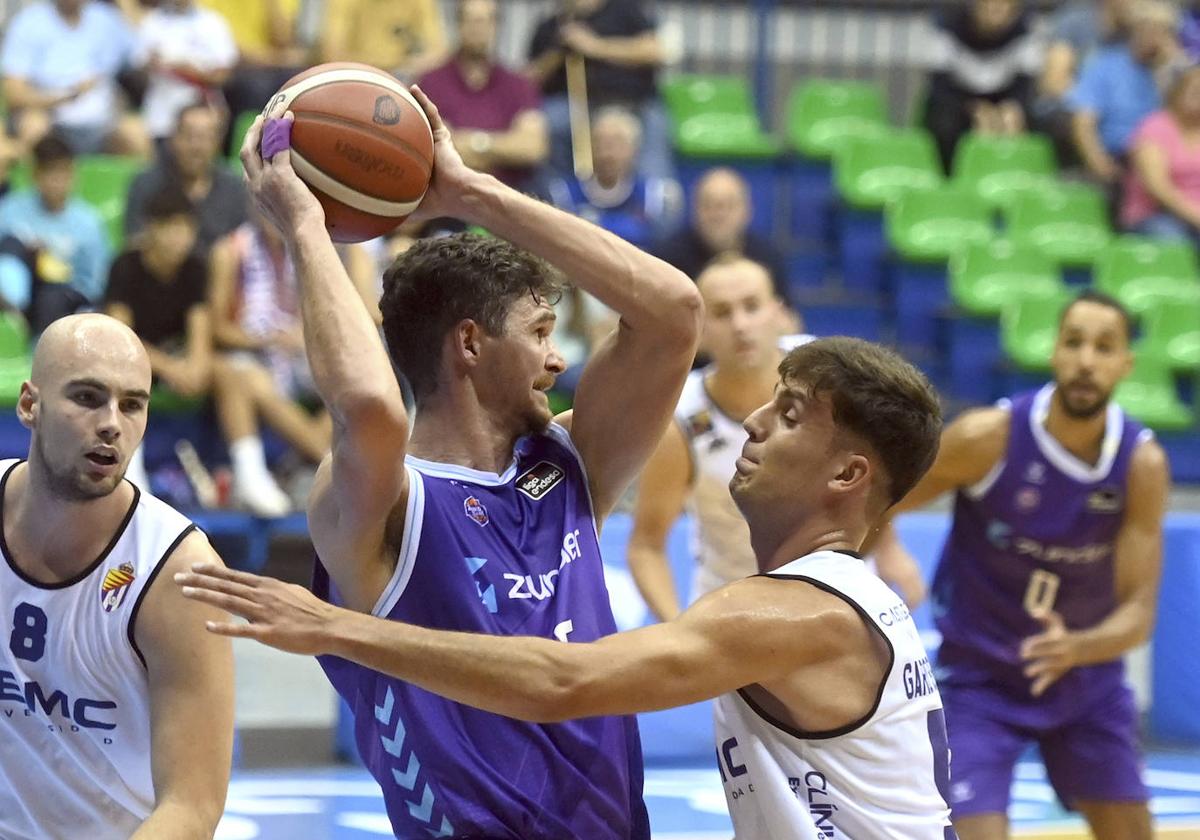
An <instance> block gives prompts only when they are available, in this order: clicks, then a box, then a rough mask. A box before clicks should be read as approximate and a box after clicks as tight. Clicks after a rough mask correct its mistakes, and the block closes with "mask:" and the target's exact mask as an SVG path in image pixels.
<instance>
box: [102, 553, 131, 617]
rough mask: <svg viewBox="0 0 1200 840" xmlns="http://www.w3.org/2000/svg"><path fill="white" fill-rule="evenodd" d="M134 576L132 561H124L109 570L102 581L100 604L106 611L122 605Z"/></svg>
mask: <svg viewBox="0 0 1200 840" xmlns="http://www.w3.org/2000/svg"><path fill="white" fill-rule="evenodd" d="M134 577H135V575H134V573H133V565H132V564H130V563H122V564H121V565H120V566H118V567H117V568H115V569H109V570H108V574H106V575H105V576H104V580H102V581H101V582H100V606H102V607H104V611H105V612H112V611H113V610H115V609H116V608H117V607H119V606H121V604H122V603H123V602H124V601H125V595H126V594H127V593H128V592H129V584H131V583H133V579H134Z"/></svg>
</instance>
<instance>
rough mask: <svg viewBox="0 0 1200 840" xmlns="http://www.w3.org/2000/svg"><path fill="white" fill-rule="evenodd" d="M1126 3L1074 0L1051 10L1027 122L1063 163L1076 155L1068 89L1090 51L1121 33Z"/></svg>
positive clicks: (1115, 38) (1073, 160)
mask: <svg viewBox="0 0 1200 840" xmlns="http://www.w3.org/2000/svg"><path fill="white" fill-rule="evenodd" d="M1129 5H1130V0H1072V1H1071V2H1068V3H1065V4H1064V5H1063V6H1062V7H1061V8H1059V9H1057V10H1056V11H1055V12H1054V13H1053V14H1052V15H1051V16H1050V19H1049V21H1048V24H1047V27H1046V30H1047V34H1046V44H1047V45H1046V55H1045V58H1044V60H1043V62H1042V70H1041V74H1040V76H1039V78H1038V87H1037V98H1036V99H1035V101H1034V104H1033V112H1032V114H1031V115H1030V123H1031V125H1032V126H1033V128H1035V129H1036V130H1038V131H1042V132H1045V133H1046V134H1048V135H1049V136H1050V138H1051V139H1052V140H1053V141H1054V146H1055V150H1056V151H1057V153H1058V158H1059V162H1060V164H1062V165H1064V166H1066V165H1070V164H1073V163H1075V162H1077V160H1078V155H1077V154H1076V152H1075V141H1074V138H1073V136H1072V133H1071V112H1070V111H1069V110H1068V108H1067V102H1066V98H1067V94H1068V93H1069V92H1070V91H1071V88H1072V87H1074V86H1075V80H1076V79H1077V78H1078V76H1079V69H1080V67H1081V66H1082V65H1083V63H1084V62H1085V61H1086V60H1087V59H1088V57H1089V56H1091V54H1092V53H1093V52H1095V51H1096V50H1097V49H1099V48H1100V47H1101V46H1103V45H1104V44H1106V43H1110V42H1113V41H1116V40H1117V39H1119V38H1122V37H1124V34H1125V30H1126V17H1127V14H1128V10H1129Z"/></svg>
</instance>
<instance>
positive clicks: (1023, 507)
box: [1014, 487, 1042, 513]
mask: <svg viewBox="0 0 1200 840" xmlns="http://www.w3.org/2000/svg"><path fill="white" fill-rule="evenodd" d="M1014 501H1015V502H1016V505H1017V510H1019V511H1023V512H1026V513H1028V512H1029V511H1031V510H1033V509H1034V508H1036V507H1037V506H1038V505H1040V504H1041V503H1042V494H1041V493H1039V492H1038V491H1037V490H1036V489H1035V488H1033V487H1022V488H1021V489H1020V490H1018V491H1017V495H1016V497H1015V498H1014Z"/></svg>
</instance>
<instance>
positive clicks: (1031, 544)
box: [932, 385, 1150, 713]
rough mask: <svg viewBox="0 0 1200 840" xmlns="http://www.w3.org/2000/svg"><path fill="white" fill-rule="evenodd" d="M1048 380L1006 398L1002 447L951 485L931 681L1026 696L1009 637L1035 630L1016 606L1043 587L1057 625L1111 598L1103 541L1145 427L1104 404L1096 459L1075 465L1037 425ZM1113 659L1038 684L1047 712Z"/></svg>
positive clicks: (1115, 676)
mask: <svg viewBox="0 0 1200 840" xmlns="http://www.w3.org/2000/svg"><path fill="white" fill-rule="evenodd" d="M1053 393H1054V388H1053V386H1052V385H1047V386H1046V387H1044V388H1042V389H1041V390H1040V391H1037V392H1033V393H1027V394H1022V395H1020V396H1018V397H1015V398H1014V399H1013V401H1012V405H1011V414H1012V416H1011V420H1010V430H1009V439H1008V449H1007V451H1006V453H1005V457H1004V459H1003V461H1002V462H1001V463H1000V464H998V465H997V467H996V468H995V469H994V470H993V471H992V473H991V474H989V475H988V476H987V477H986V478H985V479H984V480H983V482H981V483H980V484H979V485H976V486H975V487H972V488H964V489H962V490H960V491H959V493H958V496H957V498H956V500H955V507H954V522H953V526H952V528H951V531H950V535H949V537H948V538H947V540H946V545H945V547H944V549H943V550H942V557H941V562H940V563H939V564H938V568H937V573H936V574H935V575H934V580H933V587H932V599H933V611H934V618H935V621H936V623H937V628H938V630H940V631H941V633H942V636H943V642H942V647H941V651H940V652H939V655H938V666H939V671H940V673H939V676H938V680H939V681H940V682H944V683H946V684H947V685H955V684H958V685H973V684H984V683H987V684H991V685H993V686H998V687H1000V688H1003V689H1006V690H1010V691H1013V692H1016V696H1019V697H1022V698H1028V697H1029V685H1030V681H1029V680H1028V679H1027V678H1026V677H1025V676H1024V675H1023V674H1022V673H1021V670H1022V663H1021V658H1020V650H1019V649H1020V644H1021V641H1022V640H1023V639H1025V638H1026V637H1028V636H1032V635H1036V634H1037V633H1039V632H1041V631H1042V625H1041V624H1040V623H1039V622H1038V621H1037V620H1035V619H1034V618H1032V617H1031V616H1030V615H1029V614H1028V612H1027V611H1026V600H1027V598H1031V597H1041V596H1049V595H1053V596H1054V598H1053V608H1054V609H1055V610H1056V611H1057V612H1058V613H1059V614H1060V615H1062V617H1063V620H1064V622H1065V623H1066V625H1067V627H1068V628H1070V629H1072V630H1076V629H1081V628H1086V627H1091V626H1094V625H1095V624H1097V623H1099V622H1100V621H1101V620H1103V619H1104V618H1105V617H1106V616H1107V615H1108V614H1109V613H1110V612H1112V610H1113V609H1114V608H1115V607H1116V592H1115V579H1114V551H1115V546H1116V536H1117V532H1118V531H1119V530H1120V527H1121V522H1122V519H1123V515H1124V512H1125V490H1126V482H1127V476H1128V472H1129V461H1130V457H1131V456H1132V454H1133V451H1134V448H1135V447H1136V446H1137V444H1138V443H1139V442H1140V441H1141V440H1143V439H1144V438H1145V437H1146V436H1148V435H1150V432H1149V431H1148V430H1146V429H1144V428H1143V427H1142V426H1141V425H1140V424H1138V423H1137V422H1135V421H1133V420H1132V419H1130V418H1129V417H1126V416H1125V414H1124V413H1123V412H1122V411H1121V409H1120V408H1118V407H1117V406H1116V404H1115V403H1110V404H1109V407H1108V414H1107V421H1106V424H1105V438H1104V444H1103V447H1102V451H1101V455H1100V459H1099V462H1098V463H1097V464H1095V465H1090V464H1085V463H1083V462H1082V461H1080V460H1079V459H1078V458H1076V457H1075V456H1073V455H1071V454H1070V453H1068V452H1067V451H1066V449H1064V448H1063V447H1062V445H1061V444H1059V443H1058V441H1057V440H1055V439H1054V438H1053V437H1052V436H1051V435H1050V433H1049V432H1047V431H1046V430H1045V427H1044V422H1045V417H1046V413H1047V411H1048V410H1049V406H1050V399H1051V397H1052V395H1053ZM1123 674H1124V672H1123V666H1122V663H1121V661H1120V660H1116V661H1113V662H1107V663H1101V664H1098V665H1092V666H1087V667H1081V668H1076V669H1074V670H1072V671H1071V672H1069V673H1068V674H1066V675H1065V676H1064V677H1063V678H1062V679H1060V680H1059V681H1058V682H1057V683H1055V684H1054V685H1053V686H1051V687H1050V689H1049V690H1048V691H1047V692H1046V694H1045V695H1043V697H1042V700H1043V701H1044V702H1043V704H1042V707H1043V708H1044V709H1046V710H1047V712H1048V713H1051V712H1054V711H1055V710H1065V709H1066V708H1067V707H1070V706H1071V705H1072V704H1079V703H1081V702H1083V701H1084V699H1085V697H1092V696H1098V695H1099V694H1102V693H1104V692H1106V691H1111V690H1112V687H1113V686H1114V685H1119V684H1120V683H1121V681H1122V679H1123Z"/></svg>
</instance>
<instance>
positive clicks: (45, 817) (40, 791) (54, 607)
mask: <svg viewBox="0 0 1200 840" xmlns="http://www.w3.org/2000/svg"><path fill="white" fill-rule="evenodd" d="M20 463H21V462H20V461H0V472H2V474H3V477H2V478H0V501H3V499H4V491H5V486H6V485H7V484H8V478H9V476H10V475H12V472H13V469H14V468H15V467H16V466H17V465H18V464H20ZM3 515H4V512H3V506H2V505H0V521H2V520H3ZM195 527H196V526H195V525H193V524H192V523H191V522H189V521H188V520H187V518H185V517H184V516H183V514H181V513H178V512H177V511H175V510H174V509H172V508H171V507H169V506H168V505H167V504H166V503H165V502H162V501H160V500H158V499H156V498H154V497H153V496H148V495H146V494H144V493H141V492H139V491H138V490H137V488H134V494H133V501H132V503H131V504H130V506H129V511H128V512H127V513H126V515H125V519H124V520H123V521H122V522H121V524H120V525H119V526H117V529H116V533H115V534H114V535H113V537H112V540H111V542H109V544H108V547H107V548H106V549H105V550H104V552H103V553H102V554H101V555H100V557H98V558H97V559H96V560H95V561H94V562H93V563H91V564H90V565H89V566H88V567H87V568H86V569H84V570H83V571H81V572H80V573H79V574H78V575H76V576H75V577H74V578H72V579H70V580H66V581H62V582H61V583H55V584H46V583H41V582H38V581H36V580H34V579H32V578H30V577H29V576H28V575H26V574H24V573H23V572H22V571H20V570H19V569H18V567H17V565H16V562H15V561H14V559H13V557H12V555H11V553H10V552H9V548H8V545H7V543H6V542H5V541H4V538H3V528H2V526H0V552H2V553H3V555H4V558H3V559H2V560H0V622H2V623H3V632H4V640H3V643H2V644H0V779H2V780H3V781H2V782H0V837H2V838H4V840H44V838H59V837H71V838H75V837H86V838H88V840H117V838H126V837H129V836H130V835H131V834H133V833H134V832H135V831H137V829H138V827H139V826H140V825H141V824H142V822H143V821H144V820H145V819H146V818H147V817H148V816H150V812H151V811H152V810H153V809H154V780H153V778H152V777H151V775H150V748H151V743H150V741H151V738H150V735H151V732H150V683H149V678H148V675H147V673H146V665H145V661H144V660H143V658H142V653H141V651H139V650H138V648H137V645H136V642H135V634H134V626H135V621H136V619H137V616H138V612H139V609H140V607H141V605H142V600H143V599H144V598H145V596H146V593H147V592H149V591H150V587H151V585H152V584H154V583H155V580H156V578H157V576H158V574H159V572H160V571H161V569H162V567H163V564H164V563H165V562H166V561H167V559H168V558H169V557H170V556H171V553H172V552H173V551H174V550H175V548H176V547H177V546H178V545H179V544H180V543H181V542H183V539H184V538H185V537H186V536H187V535H188V534H190V533H191V532H192V531H193V530H194V529H195ZM157 585H158V586H174V584H173V583H171V581H158V583H157Z"/></svg>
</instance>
